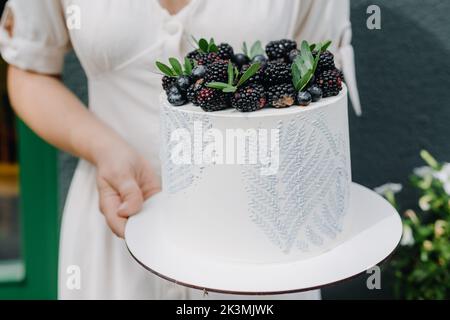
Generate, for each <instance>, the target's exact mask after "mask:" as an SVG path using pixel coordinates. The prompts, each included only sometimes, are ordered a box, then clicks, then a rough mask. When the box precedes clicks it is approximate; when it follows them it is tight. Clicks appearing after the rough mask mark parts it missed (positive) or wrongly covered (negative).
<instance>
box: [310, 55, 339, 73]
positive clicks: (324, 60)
mask: <svg viewBox="0 0 450 320" xmlns="http://www.w3.org/2000/svg"><path fill="white" fill-rule="evenodd" d="M313 56H314V57H316V56H317V51H314V52H313ZM335 68H336V65H335V64H334V55H333V54H332V53H331V52H330V51H325V52H322V53H321V54H320V58H319V63H318V64H317V72H318V73H322V72H323V71H327V70H333V69H335Z"/></svg>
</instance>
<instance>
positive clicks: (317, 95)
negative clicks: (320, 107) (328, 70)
mask: <svg viewBox="0 0 450 320" xmlns="http://www.w3.org/2000/svg"><path fill="white" fill-rule="evenodd" d="M308 92H309V93H310V94H311V97H312V102H317V101H319V100H320V99H322V95H323V93H322V89H320V87H319V86H318V85H317V84H313V85H312V86H311V87H309V88H308Z"/></svg>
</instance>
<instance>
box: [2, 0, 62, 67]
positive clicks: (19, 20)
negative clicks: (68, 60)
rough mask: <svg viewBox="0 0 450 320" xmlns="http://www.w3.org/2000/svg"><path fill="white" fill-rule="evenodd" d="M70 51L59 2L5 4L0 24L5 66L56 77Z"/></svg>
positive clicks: (13, 0) (22, 0) (15, 0)
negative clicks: (8, 65) (6, 63)
mask: <svg viewBox="0 0 450 320" xmlns="http://www.w3.org/2000/svg"><path fill="white" fill-rule="evenodd" d="M10 26H12V27H11V28H9V27H10ZM69 49H70V40H69V36H68V32H67V28H66V23H65V18H64V13H63V7H62V4H61V1H60V0H39V1H36V0H9V1H8V2H7V3H6V5H5V10H4V12H3V16H2V19H1V22H0V51H1V55H2V57H3V59H4V60H5V61H6V62H8V63H9V64H11V65H14V66H17V67H18V68H21V69H24V70H29V71H34V72H38V73H43V74H59V73H61V71H62V67H63V61H64V55H65V53H66V52H67V51H68V50H69Z"/></svg>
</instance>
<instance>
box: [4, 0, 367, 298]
mask: <svg viewBox="0 0 450 320" xmlns="http://www.w3.org/2000/svg"><path fill="white" fill-rule="evenodd" d="M225 3H226V5H225ZM78 13H80V16H79V17H78V16H76V14H78ZM8 14H12V15H13V16H14V21H15V24H14V35H13V37H12V38H10V37H9V35H8V33H7V32H6V31H5V30H4V29H3V28H2V29H1V30H0V48H1V52H2V56H3V58H4V59H5V60H6V61H7V62H8V63H10V64H13V65H15V66H17V67H19V68H22V69H26V70H32V71H35V72H40V73H45V74H58V73H60V72H61V69H62V66H63V56H64V54H65V53H66V52H67V51H68V50H69V49H70V48H71V47H73V49H74V50H75V52H76V54H77V55H78V57H79V59H80V61H81V64H82V66H83V68H84V70H85V72H86V74H87V76H88V80H89V108H90V110H91V111H92V112H93V113H95V114H96V115H97V116H98V117H100V118H101V119H102V120H103V121H105V122H106V123H107V124H108V125H109V126H111V127H112V128H113V129H114V130H116V131H117V132H118V133H119V134H120V135H122V137H123V138H124V139H126V140H127V141H128V142H129V143H130V144H131V145H133V146H134V147H135V148H136V149H137V150H138V151H139V152H141V153H142V154H143V155H144V156H145V157H146V158H147V159H148V160H149V161H150V163H151V164H152V165H153V167H154V169H155V170H156V171H157V172H159V170H160V169H159V165H160V162H159V158H158V152H159V145H158V144H159V137H158V134H159V116H158V112H159V105H158V95H159V92H160V90H161V85H160V76H159V75H157V74H156V73H154V71H155V68H154V62H155V60H156V59H158V60H161V61H166V60H167V58H168V57H170V56H176V57H181V56H182V55H184V54H185V53H186V52H188V51H190V50H192V48H191V46H190V45H189V40H190V36H191V35H195V36H196V37H202V36H204V37H208V38H209V37H214V38H215V39H216V40H217V41H218V42H228V43H230V44H232V45H233V46H234V47H235V48H240V47H241V44H242V42H243V41H247V42H252V41H254V40H257V39H259V40H261V41H263V42H267V41H269V40H273V39H280V38H294V39H296V40H301V39H306V40H308V41H313V42H318V41H324V40H327V39H331V40H333V43H334V45H335V46H334V48H333V50H334V51H335V52H336V53H337V55H338V57H339V58H338V60H339V61H340V63H341V64H342V66H344V71H345V73H346V77H347V82H354V74H353V51H352V48H351V45H350V39H351V26H350V22H349V3H348V1H335V0H298V1H296V0H246V1H241V0H227V1H221V0H191V2H190V3H189V4H188V5H187V6H186V7H185V8H184V9H183V10H182V11H180V12H179V13H178V14H176V15H174V16H171V15H170V14H169V13H168V12H167V11H166V10H164V9H163V8H162V7H161V5H160V4H159V2H158V1H157V0H95V1H92V0H39V1H30V0H10V1H9V2H8V4H7V7H6V11H5V14H4V17H3V20H2V21H3V22H2V24H3V26H4V24H5V20H6V16H7V15H8ZM67 18H71V19H72V20H71V21H70V22H71V23H73V22H74V21H75V22H76V21H77V18H80V20H79V21H80V23H81V25H80V28H69V27H68V26H69V24H67ZM73 19H75V20H73ZM73 25H74V26H77V24H76V23H75V24H70V26H73ZM350 87H351V89H352V87H353V90H352V91H353V96H354V97H356V98H357V91H356V86H353V85H352V84H351V83H350ZM354 102H356V106H357V107H358V105H359V103H358V101H357V100H356V101H354ZM92 138H93V139H95V137H92ZM117 152H120V150H117ZM95 181H96V169H95V168H94V167H93V166H92V165H91V164H89V163H88V162H86V161H83V160H82V161H80V163H79V165H78V167H77V170H76V173H75V176H74V178H73V181H72V184H71V188H70V192H69V195H68V198H67V202H66V206H65V210H64V216H63V222H62V230H61V239H60V255H59V257H60V258H59V259H60V261H59V297H60V298H62V299H189V298H202V293H201V292H197V291H194V290H189V289H186V288H182V287H179V286H176V285H174V284H172V283H169V282H166V281H164V280H161V279H159V278H158V277H156V276H154V275H152V274H150V273H149V272H148V271H146V270H144V269H143V268H141V267H140V266H139V265H138V264H137V263H136V262H135V261H134V260H133V259H132V258H131V256H130V255H129V253H128V251H127V249H126V246H125V243H124V241H123V240H121V239H118V238H116V237H115V236H114V235H113V234H112V232H111V231H110V229H109V228H108V226H107V225H106V223H105V220H104V217H103V215H102V214H101V213H100V211H99V208H98V207H99V206H98V194H97V189H96V183H95ZM71 266H76V267H78V268H79V271H80V272H81V273H80V276H81V277H80V280H81V282H80V284H81V286H80V288H78V287H77V286H75V287H74V286H68V285H67V282H68V281H70V279H69V277H70V275H72V273H70V272H73V270H74V269H70V267H71ZM68 271H69V273H68ZM319 297H320V293H319V292H318V291H315V292H309V293H304V294H297V295H290V296H285V297H283V298H290V299H305V298H307V299H308V298H309V299H315V298H319ZM209 298H229V297H227V296H224V295H214V294H211V295H210V296H209ZM232 298H236V297H234V296H232Z"/></svg>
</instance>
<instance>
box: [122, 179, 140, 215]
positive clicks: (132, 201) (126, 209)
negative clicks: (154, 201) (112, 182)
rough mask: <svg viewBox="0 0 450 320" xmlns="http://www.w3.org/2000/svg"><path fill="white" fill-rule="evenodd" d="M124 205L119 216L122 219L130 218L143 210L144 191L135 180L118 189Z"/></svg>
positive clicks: (128, 181)
mask: <svg viewBox="0 0 450 320" xmlns="http://www.w3.org/2000/svg"><path fill="white" fill-rule="evenodd" d="M118 191H119V193H120V197H121V199H122V203H121V205H120V206H119V208H118V210H117V214H118V215H119V216H120V217H122V218H128V217H130V216H132V215H134V214H136V213H138V212H139V211H140V210H141V209H142V205H143V203H144V197H143V194H142V190H141V188H140V187H139V185H138V184H137V183H136V181H135V180H132V179H130V180H127V181H125V182H123V183H121V184H120V185H119V187H118Z"/></svg>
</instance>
